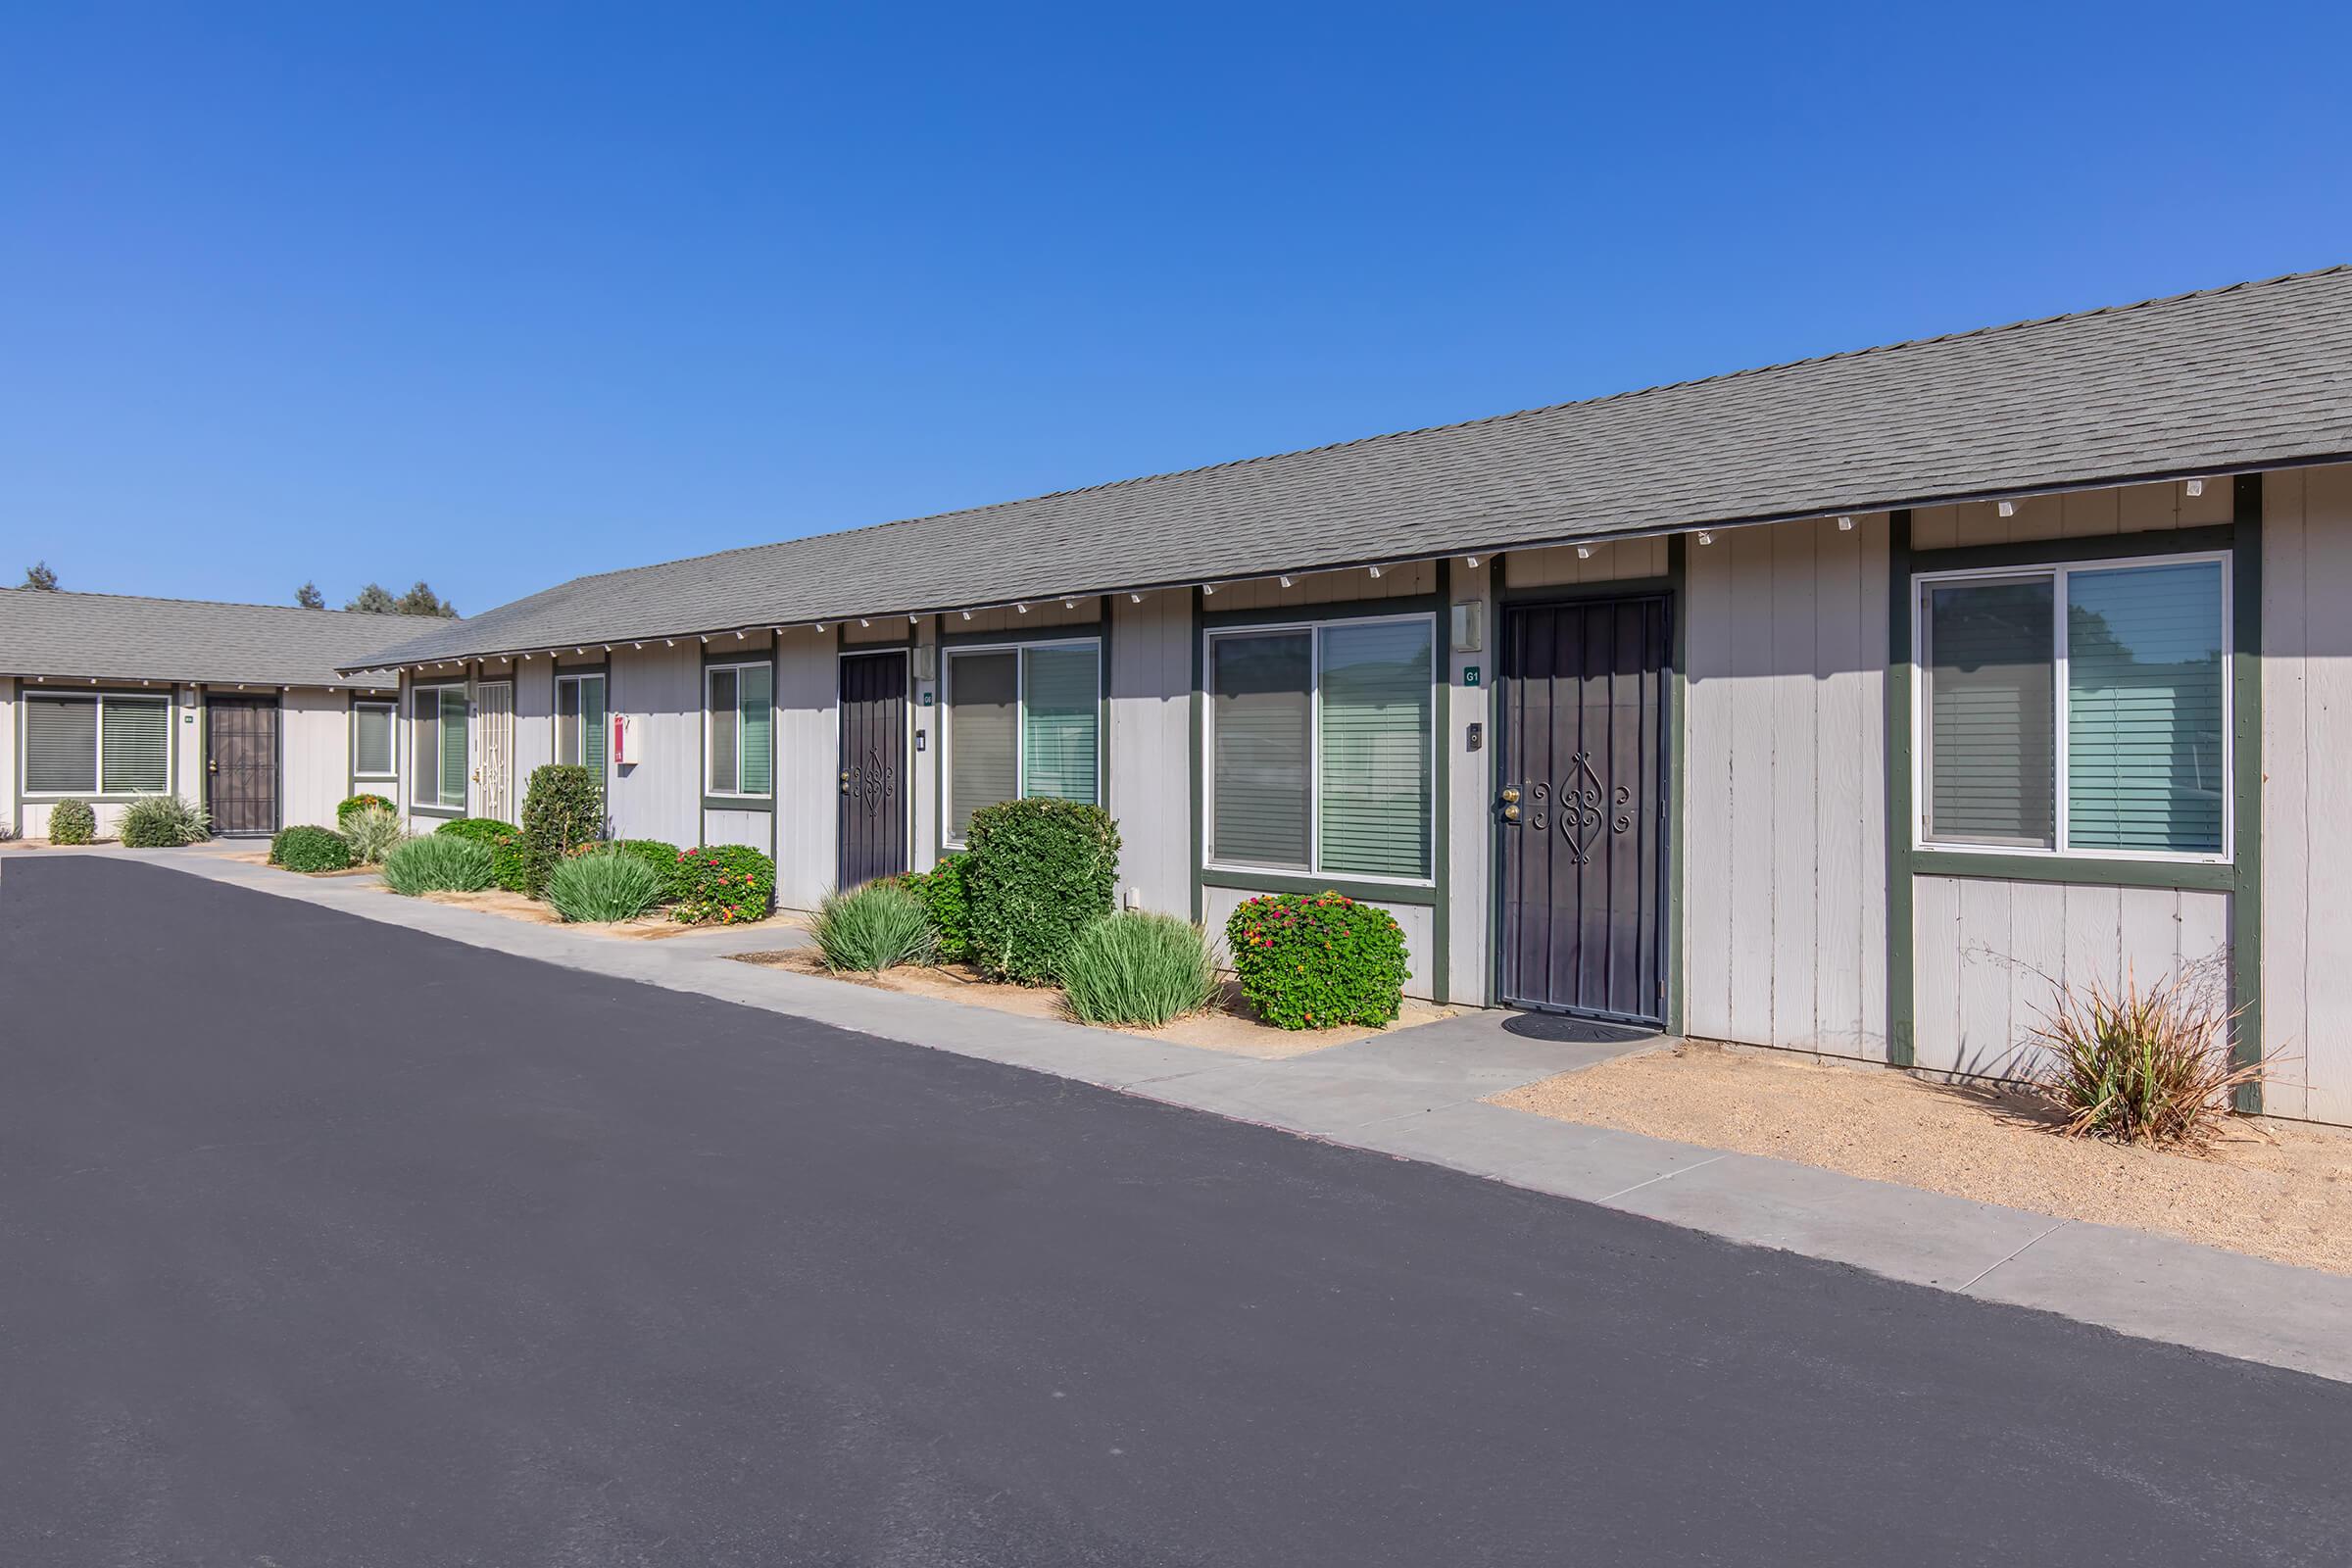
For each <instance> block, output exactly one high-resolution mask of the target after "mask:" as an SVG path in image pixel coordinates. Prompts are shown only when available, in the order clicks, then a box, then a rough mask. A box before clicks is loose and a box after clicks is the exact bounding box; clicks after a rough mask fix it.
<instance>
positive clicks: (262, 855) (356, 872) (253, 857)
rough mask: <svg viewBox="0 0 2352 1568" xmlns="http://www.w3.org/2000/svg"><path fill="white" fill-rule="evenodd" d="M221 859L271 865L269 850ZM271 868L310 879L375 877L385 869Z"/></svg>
mask: <svg viewBox="0 0 2352 1568" xmlns="http://www.w3.org/2000/svg"><path fill="white" fill-rule="evenodd" d="M221 858H222V859H224V860H241V861H243V862H244V863H245V864H247V865H270V852H269V851H268V850H240V851H237V852H235V853H233V854H230V855H224V856H222V857H221ZM270 869H271V870H273V871H284V872H285V873H286V875H288V876H308V877H330V876H373V875H375V874H376V873H377V872H378V871H381V870H382V869H383V867H382V866H380V865H348V866H345V867H344V868H343V869H342V870H340V871H296V870H294V869H292V868H291V867H288V866H283V865H273V866H270Z"/></svg>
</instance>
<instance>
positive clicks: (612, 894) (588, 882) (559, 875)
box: [547, 848, 662, 923]
mask: <svg viewBox="0 0 2352 1568" xmlns="http://www.w3.org/2000/svg"><path fill="white" fill-rule="evenodd" d="M547 902H548V903H550V904H552V905H554V906H555V909H556V912H557V913H558V914H560V915H562V916H563V917H564V919H566V920H576V921H582V922H598V923H603V922H609V921H613V920H634V919H635V918H637V916H639V915H641V914H643V913H644V912H645V911H646V910H648V909H650V908H652V907H654V906H655V905H657V904H659V903H661V902H662V873H661V872H659V871H657V870H655V869H654V868H653V867H652V866H650V865H648V864H646V863H645V862H644V861H643V860H641V859H639V858H637V857H635V856H633V855H626V854H623V853H621V852H620V851H618V850H614V849H610V848H605V849H595V850H590V851H589V852H588V853H587V854H585V855H575V856H572V857H571V858H568V859H566V860H564V862H563V863H562V864H561V865H558V866H557V867H556V869H555V874H554V875H552V876H550V877H549V878H548V879H547Z"/></svg>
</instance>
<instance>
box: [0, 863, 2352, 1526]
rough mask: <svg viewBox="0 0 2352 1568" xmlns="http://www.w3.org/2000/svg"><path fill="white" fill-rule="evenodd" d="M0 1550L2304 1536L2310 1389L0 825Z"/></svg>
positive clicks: (2310, 1493) (2339, 1494)
mask: <svg viewBox="0 0 2352 1568" xmlns="http://www.w3.org/2000/svg"><path fill="white" fill-rule="evenodd" d="M0 1067H4V1069H5V1077H4V1079H0V1082H4V1084H5V1093H0V1562H4V1563H7V1564H11V1565H14V1564H50V1563H61V1564H62V1563H72V1564H93V1565H94V1564H105V1565H110V1568H113V1565H129V1564H150V1563H153V1564H163V1563H173V1564H178V1563H207V1564H213V1563H219V1564H228V1563H235V1564H248V1565H253V1564H276V1565H280V1568H298V1565H311V1564H327V1563H368V1564H386V1565H408V1564H445V1563H447V1564H457V1563H478V1564H497V1565H522V1564H541V1563H549V1564H639V1563H644V1564H682V1565H683V1564H693V1565H704V1564H782V1563H796V1564H797V1563H814V1564H834V1563H839V1564H850V1563H874V1564H908V1565H916V1564H924V1565H927V1564H1005V1565H1016V1564H1017V1565H1036V1564H1064V1563H1100V1564H1120V1565H1139V1564H1140V1565H1151V1564H1176V1563H1188V1564H1189V1563H1273V1564H1321V1563H1332V1564H1348V1565H1367V1564H1386V1563H1397V1564H1445V1565H1453V1564H1471V1563H1512V1564H1516V1563H1574V1564H1580V1565H1581V1564H1611V1563H1642V1564H1665V1563H1678V1564H1679V1563H1739V1564H1763V1563H1788V1564H1806V1565H1820V1564H1831V1563H1856V1564H1888V1563H1897V1562H1901V1563H1944V1562H1951V1563H1980V1562H1982V1563H1995V1562H1998V1563H2067V1564H2077V1565H2089V1564H2101V1563H2124V1562H2131V1563H2137V1564H2151V1565H2152V1564H2173V1563H2216V1564H2224V1563H2226V1564H2232V1565H2244V1564H2256V1563H2341V1562H2343V1561H2344V1560H2345V1559H2346V1557H2347V1556H2348V1555H2352V1551H2348V1550H2347V1547H2346V1543H2347V1542H2352V1493H2348V1492H2347V1489H2346V1488H2345V1487H2344V1485H2343V1478H2344V1475H2345V1471H2346V1465H2347V1461H2348V1460H2352V1389H2348V1388H2346V1387H2344V1386H2341V1385H2336V1384H2331V1383H2327V1382H2323V1381H2320V1380H2317V1379H2312V1378H2306V1377H2303V1376H2300V1375H2297V1374H2294V1373H2289V1372H2283V1371H2278V1370H2276V1369H2272V1368H2266V1367H2258V1366H2253V1365H2249V1364H2245V1363H2239V1362H2232V1361H2226V1360H2222V1359H2219V1358H2216V1357H2213V1356H2209V1355H2205V1354H2201V1353H2198V1352H2194V1351H2189V1350H2184V1349H2179V1348H2172V1347H2168V1346H2161V1345H2154V1344H2149V1343H2145V1342H2140V1341H2132V1340H2126V1339H2123V1338H2120V1337H2118V1336H2115V1335H2112V1334H2109V1333H2106V1332H2104V1331H2102V1330H2098V1329H2093V1328H2088V1327H2084V1326H2082V1325H2079V1324H2075V1323H2071V1322H2068V1321H2065V1320H2061V1319H2057V1318H2051V1317H2046V1316H2041V1315H2037V1314H2034V1313H2029V1312H2025V1311H2021V1310H2018V1309H2015V1308H2010V1307H2004V1306H1999V1305H1994V1304H1990V1303H1985V1302H1981V1301H1974V1300H1968V1299H1961V1298H1957V1297H1952V1296H1947V1295H1943V1294H1940V1293H1937V1292H1933V1291H1928V1290H1924V1289H1919V1288H1914V1287H1908V1286H1901V1285H1896V1284H1892V1283H1888V1282H1886V1281H1883V1280H1879V1279H1876V1278H1873V1277H1870V1276H1866V1275H1862V1274H1859V1273H1856V1272H1854V1271H1851V1270H1848V1269H1844V1268H1841V1267H1838V1266H1837V1265H1833V1264H1826V1263H1821V1262H1817V1261H1813V1260H1809V1259H1804V1258H1798V1257H1792V1256H1789V1255H1786V1254H1780V1253H1768V1252H1760V1251H1755V1250H1745V1249H1741V1248H1739V1247H1736V1246H1733V1245H1731V1244H1728V1243H1724V1242H1720V1241H1717V1240H1714V1239H1711V1238H1708V1237H1704V1236H1700V1235H1696V1234H1693V1233H1690V1232H1685V1231H1679V1230H1675V1229H1672V1228H1669V1227H1665V1226H1662V1225H1657V1224H1654V1223H1651V1222H1648V1221H1645V1220H1642V1219H1638V1218H1635V1217H1632V1216H1629V1215H1625V1214H1621V1213H1616V1212H1613V1211H1610V1210H1605V1209H1599V1208H1594V1207H1592V1206H1589V1205H1584V1204H1579V1203H1575V1202H1571V1201H1564V1200H1556V1199H1548V1198H1542V1197H1537V1196H1534V1195H1530V1194H1525V1193H1520V1192H1515V1191H1512V1190H1508V1189H1504V1188H1500V1187H1496V1186H1494V1185H1492V1184H1488V1183H1483V1182H1480V1181H1477V1180H1475V1179H1473V1178H1470V1177H1467V1176H1463V1175H1460V1174H1457V1173H1454V1172H1449V1171H1446V1170H1442V1169H1438V1168H1435V1167H1430V1166H1424V1165H1417V1164H1411V1163H1406V1162H1402V1161H1397V1160H1391V1159H1388V1158H1385V1157H1382V1156H1379V1155H1376V1154H1369V1153H1365V1152H1358V1151H1351V1150H1345V1149H1338V1148H1332V1147H1328V1146H1324V1145H1319V1144H1315V1143H1311V1142H1307V1141H1304V1140H1300V1139H1296V1138H1292V1137H1288V1136H1285V1135H1282V1134H1279V1133H1273V1132H1268V1131H1265V1130H1262V1129H1258V1128H1253V1127H1248V1126H1243V1125H1238V1124H1235V1123H1230V1122H1225V1121H1221V1120H1218V1119H1216V1118H1214V1117H1210V1116H1207V1115H1203V1114H1200V1113H1196V1112H1191V1111H1185V1110H1180V1109H1175V1108H1171V1107H1168V1106H1164V1105H1159V1104H1154V1103H1148V1102H1145V1101H1141V1100H1134V1099H1129V1098H1125V1097H1121V1096H1118V1095H1115V1094H1111V1093H1108V1092H1104V1091H1098V1090H1094V1089H1090V1088H1086V1087H1082V1086H1075V1085H1072V1084H1069V1083H1066V1082H1064V1081H1062V1080H1058V1079H1054V1078H1051V1077H1046V1076H1041V1075H1035V1074H1029V1073H1024V1072H1021V1071H1018V1070H1016V1069H1012V1068H1007V1067H1002V1066H998V1065H995V1064H992V1063H988V1062H984V1061H978V1060H974V1059H971V1058H969V1057H963V1056H956V1055H951V1054H944V1053H935V1052H927V1051H923V1050H921V1049H919V1048H915V1047H909V1046H904V1045H897V1044H891V1043H887V1042H883V1041H879V1040H875V1039H871V1038H867V1037H863V1036H858V1035H853V1034H848V1033H845V1032H842V1031H839V1030H835V1029H830V1028H826V1027H823V1026H820V1025H816V1024H813V1023H805V1022H801V1021H798V1020H794V1019H790V1018H782V1017H778V1016H777V1015H775V1014H772V1013H767V1012H760V1011H753V1010H750V1009H745V1008H739V1007H735V1006H732V1005H725V1004H721V1003H716V1002H706V1001H702V1000H699V999H696V998H692V997H686V996H681V995H678V994H675V993H672V992H666V991H660V990H655V989H650V988H645V987H639V986H634V985H630V984H626V983H622V982H613V981H601V980H597V979H594V978H591V977H587V976H583V975H581V974H579V973H577V972H573V971H568V970H563V969H558V968H554V967H550V966H546V965H541V964H537V963H534V962H531V961H528V960H523V959H517V958H513V957H509V956H502V955H497V954H491V953H486V952H483V951H480V950H477V949H472V948H468V947H465V946H461V945H457V944H453V943H449V942H444V941H441V940H438V939H436V938H432V937H426V936H422V935H419V934H417V933H414V932H410V931H406V930H401V929H397V928H394V927H389V926H385V925H381V924H376V923H373V922H368V921H363V920H359V919H355V918H351V917H347V916H342V915H337V914H334V913H332V912H329V911H324V910H320V909H318V908H315V907H308V906H304V905H300V904H295V903H290V902H286V901H281V900H277V899H272V898H270V897H268V896H266V895H262V894H256V893H251V892H246V891H243V890H239V889H235V888H229V887H223V886H221V885H219V884H216V883H212V882H207V881H202V880H198V879H196V878H192V877H186V876H181V875H178V874H176V873H174V872H172V871H170V870H167V869H162V868H158V867H154V866H147V865H140V864H136V863H132V862H127V861H123V860H111V859H107V858H97V857H89V858H67V857H44V856H39V855H10V856H5V857H0Z"/></svg>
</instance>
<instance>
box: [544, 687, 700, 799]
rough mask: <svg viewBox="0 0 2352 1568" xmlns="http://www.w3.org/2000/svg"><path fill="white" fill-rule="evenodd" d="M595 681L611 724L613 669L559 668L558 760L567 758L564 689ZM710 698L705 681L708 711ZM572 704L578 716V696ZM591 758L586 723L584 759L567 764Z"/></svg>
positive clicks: (583, 729) (582, 734) (582, 763)
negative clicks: (565, 751)
mask: <svg viewBox="0 0 2352 1568" xmlns="http://www.w3.org/2000/svg"><path fill="white" fill-rule="evenodd" d="M591 680H592V681H595V682H596V683H597V684H598V685H600V686H603V687H604V688H605V702H604V710H605V722H606V723H607V724H610V723H612V722H613V684H612V671H610V670H606V669H581V670H574V671H573V672H571V673H570V674H565V673H564V671H563V670H562V669H561V668H559V669H557V671H556V708H555V711H554V713H553V714H551V715H550V716H551V718H552V720H553V723H554V728H555V735H554V737H553V740H554V747H553V751H554V754H555V759H556V760H557V761H558V762H559V763H561V762H563V761H564V687H565V686H566V685H572V686H577V685H579V684H580V683H581V682H582V681H591ZM710 701H711V688H710V684H709V683H708V682H705V683H704V687H703V702H704V707H705V709H706V711H708V709H709V705H710ZM571 706H572V711H573V713H574V715H575V716H577V714H578V712H579V709H580V704H579V700H578V699H577V698H574V699H573V700H572V705H571ZM607 751H608V758H607V762H606V766H607V767H608V769H609V768H610V767H611V765H612V764H611V760H610V755H609V754H610V748H607ZM587 757H588V731H587V728H586V726H585V725H583V726H581V729H580V759H581V760H579V761H578V762H576V763H569V764H565V765H568V766H575V767H585V766H587V765H588V763H587ZM599 782H600V783H601V782H602V780H599Z"/></svg>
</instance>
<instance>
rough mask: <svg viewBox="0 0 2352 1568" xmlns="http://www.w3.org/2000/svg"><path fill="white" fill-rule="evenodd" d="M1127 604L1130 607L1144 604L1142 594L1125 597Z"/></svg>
mask: <svg viewBox="0 0 2352 1568" xmlns="http://www.w3.org/2000/svg"><path fill="white" fill-rule="evenodd" d="M1127 602H1128V603H1129V604H1131V605H1140V604H1142V603H1143V602H1144V596H1143V595H1142V594H1129V595H1128V596H1127Z"/></svg>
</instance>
